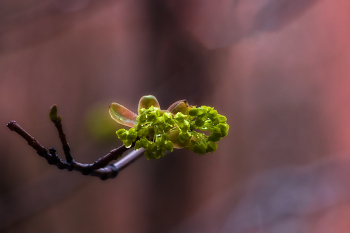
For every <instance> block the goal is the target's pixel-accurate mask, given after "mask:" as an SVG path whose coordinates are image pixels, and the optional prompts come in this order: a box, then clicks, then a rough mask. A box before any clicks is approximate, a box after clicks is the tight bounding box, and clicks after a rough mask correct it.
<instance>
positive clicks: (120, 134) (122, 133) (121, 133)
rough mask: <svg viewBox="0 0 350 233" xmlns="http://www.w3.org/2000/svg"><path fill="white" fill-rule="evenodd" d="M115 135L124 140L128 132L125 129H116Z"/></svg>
mask: <svg viewBox="0 0 350 233" xmlns="http://www.w3.org/2000/svg"><path fill="white" fill-rule="evenodd" d="M117 136H118V138H119V139H120V140H122V141H125V140H126V137H127V136H128V132H127V131H126V130H125V129H119V130H118V131H117Z"/></svg>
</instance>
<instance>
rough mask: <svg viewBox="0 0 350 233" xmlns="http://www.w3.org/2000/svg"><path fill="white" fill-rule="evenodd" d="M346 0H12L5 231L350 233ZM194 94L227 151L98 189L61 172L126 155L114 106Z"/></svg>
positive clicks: (3, 7) (0, 19)
mask: <svg viewBox="0 0 350 233" xmlns="http://www.w3.org/2000/svg"><path fill="white" fill-rule="evenodd" d="M349 77H350V2H349V1H348V0H338V1H332V0H217V1H210V0H181V1H179V0H178V1H175V0H145V1H138V0H128V1H127V0H27V1H13V0H0V123H1V124H0V125H1V127H0V168H1V169H0V232H6V233H15V232H21V233H22V232H37V233H39V232H54V233H56V232H57V233H60V232H64V233H69V232H86V233H89V232H127V233H129V232H130V233H136V232H150V233H151V232H152V233H156V232H171V233H183V232H186V233H197V232H200V233H211V232H213V233H216V232H220V233H221V232H222V233H228V232H232V233H280V232H283V233H296V232H308V233H309V232H317V233H327V232H337V233H343V232H344V233H348V232H350V179H349V177H350V160H349V157H350V78H349ZM147 94H152V95H155V96H156V97H157V98H158V100H159V102H160V104H161V106H163V107H164V108H167V107H168V106H169V105H170V104H171V103H173V102H175V101H177V100H180V99H187V100H188V102H189V103H190V104H192V105H209V106H215V108H216V109H217V110H218V111H219V113H221V114H223V115H225V116H227V118H228V123H229V124H230V132H229V135H228V137H226V138H224V139H223V140H222V141H221V142H220V143H219V149H218V150H217V151H216V152H215V153H214V154H207V155H204V156H198V155H196V154H194V153H192V152H191V151H185V150H176V151H174V152H173V153H170V154H168V155H166V156H165V157H164V158H162V159H159V160H157V161H147V159H146V158H141V159H139V160H138V161H137V162H135V163H134V164H133V165H132V166H130V167H128V168H127V169H126V170H124V171H123V172H121V173H120V174H119V175H118V177H117V178H116V179H113V180H107V181H103V182H102V181H100V180H99V179H98V178H95V177H85V176H82V175H80V174H78V173H76V172H68V171H61V170H58V169H57V168H56V167H53V166H49V165H48V164H47V163H46V161H45V160H44V159H42V158H40V157H39V156H38V155H37V154H36V153H35V151H34V150H33V149H32V148H30V147H29V146H28V145H27V144H26V142H25V141H24V140H23V139H22V138H20V137H19V136H18V135H17V134H15V133H13V132H11V131H10V130H9V129H8V128H7V127H6V124H7V122H9V121H10V120H16V121H17V122H18V123H19V124H20V125H21V126H22V127H24V128H25V129H26V130H27V131H28V132H30V133H31V134H32V135H34V136H35V137H36V138H37V139H38V140H39V141H40V142H41V143H42V144H43V145H44V146H46V147H47V148H49V147H51V146H55V147H56V148H57V149H58V153H59V154H60V155H62V150H61V146H60V143H59V139H58V135H57V132H56V131H55V128H54V126H53V125H52V123H51V122H50V120H49V118H48V111H49V108H50V106H51V105H53V104H57V105H58V108H59V115H61V116H62V117H63V124H64V129H65V131H66V134H67V137H68V141H69V143H70V145H71V147H72V152H73V155H74V156H75V159H76V160H77V161H79V162H83V163H91V162H93V161H94V160H96V159H98V158H99V157H101V156H102V155H104V154H106V153H107V152H108V151H109V150H111V149H113V148H115V147H117V146H119V145H120V142H119V141H118V139H117V137H116V135H115V130H117V129H118V127H119V126H118V125H117V124H116V123H114V122H113V120H112V119H110V117H109V115H108V106H109V104H110V103H111V102H118V103H121V104H123V105H124V106H126V107H128V108H129V109H132V110H135V111H136V108H137V103H138V100H139V99H140V97H141V96H143V95H147Z"/></svg>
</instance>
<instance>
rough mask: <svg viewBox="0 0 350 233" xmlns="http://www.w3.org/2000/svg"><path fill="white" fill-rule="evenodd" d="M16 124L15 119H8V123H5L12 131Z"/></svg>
mask: <svg viewBox="0 0 350 233" xmlns="http://www.w3.org/2000/svg"><path fill="white" fill-rule="evenodd" d="M15 124H16V121H10V122H9V123H7V125H6V126H7V127H8V128H9V129H10V130H11V131H13V130H15V126H14V125H15Z"/></svg>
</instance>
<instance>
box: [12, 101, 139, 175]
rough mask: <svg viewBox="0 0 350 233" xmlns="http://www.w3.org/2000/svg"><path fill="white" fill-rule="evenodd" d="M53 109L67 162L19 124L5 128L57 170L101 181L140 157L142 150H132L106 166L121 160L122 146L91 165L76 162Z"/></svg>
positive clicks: (53, 116)
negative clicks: (74, 172) (93, 177)
mask: <svg viewBox="0 0 350 233" xmlns="http://www.w3.org/2000/svg"><path fill="white" fill-rule="evenodd" d="M55 108H56V111H55V109H54V107H53V108H51V112H50V118H51V121H52V122H53V123H54V124H55V126H56V128H57V131H58V134H59V137H60V140H61V143H62V146H63V151H64V154H65V156H66V160H67V161H64V160H62V159H61V158H60V157H59V156H58V155H57V154H56V149H55V148H54V147H51V148H50V149H49V152H48V151H47V149H46V148H45V147H43V146H42V145H41V144H40V143H39V142H38V141H37V140H36V139H35V138H34V137H33V136H31V135H30V134H29V133H28V132H26V131H25V130H24V129H23V128H22V127H21V126H20V125H19V124H17V122H16V121H10V122H9V123H8V124H7V127H8V128H9V129H10V130H12V131H15V132H16V133H18V134H19V135H20V136H21V137H22V138H24V139H25V140H26V141H27V142H28V144H29V145H30V146H31V147H32V148H33V149H35V150H36V152H37V153H38V154H39V156H41V157H43V158H45V159H46V161H47V162H48V163H49V164H51V165H55V166H57V167H58V168H59V169H66V170H68V171H72V170H75V171H78V172H80V173H81V174H83V175H91V176H97V177H99V178H100V179H101V180H106V179H110V178H114V177H116V176H117V175H118V172H119V171H121V170H122V169H124V168H125V167H127V166H128V165H130V164H131V163H132V162H134V161H135V160H136V159H138V158H140V157H141V156H142V154H143V152H144V149H139V150H137V151H135V150H134V151H132V152H131V153H129V154H128V155H127V156H126V157H125V158H123V159H121V160H120V161H118V162H116V163H114V164H110V165H108V164H109V163H110V162H111V161H112V160H116V159H119V158H121V157H122V154H123V153H124V152H125V151H127V150H128V148H126V147H125V146H124V145H123V146H120V147H118V148H116V149H113V150H111V151H110V152H109V153H108V154H106V155H105V156H103V157H102V158H100V159H98V160H97V161H95V162H94V163H92V164H81V163H78V162H76V161H75V160H74V159H73V156H72V155H71V153H70V147H69V144H68V143H67V139H66V135H65V134H64V132H63V128H62V123H61V121H62V119H61V117H57V107H55ZM52 112H53V114H52ZM51 114H52V115H51ZM55 116H56V117H55Z"/></svg>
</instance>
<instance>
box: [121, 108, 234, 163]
mask: <svg viewBox="0 0 350 233" xmlns="http://www.w3.org/2000/svg"><path fill="white" fill-rule="evenodd" d="M136 120H137V123H136V124H135V125H134V127H133V128H130V129H129V130H126V129H119V130H118V131H117V135H118V138H119V139H120V140H122V141H123V143H124V145H125V146H126V147H131V146H132V144H133V143H135V149H136V150H138V149H140V148H145V149H146V151H145V155H146V157H147V158H148V159H158V158H161V157H163V156H164V155H165V151H169V152H172V151H173V148H186V149H190V150H192V151H193V152H195V153H197V154H200V155H203V154H205V153H207V152H214V151H215V150H216V149H217V147H218V146H217V144H216V142H218V141H220V140H221V138H222V137H225V136H226V135H227V134H228V130H229V125H228V124H227V123H226V120H227V119H226V117H225V116H222V115H220V114H218V112H217V111H216V110H214V108H212V107H208V106H201V107H189V109H188V111H186V112H185V114H184V113H182V112H177V113H176V114H172V113H170V112H168V111H165V110H160V109H159V108H157V107H154V106H151V107H149V108H147V109H145V108H141V109H140V110H139V115H138V116H137V118H136ZM201 131H207V132H209V133H207V134H205V133H202V132H201ZM135 141H136V142H135Z"/></svg>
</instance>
